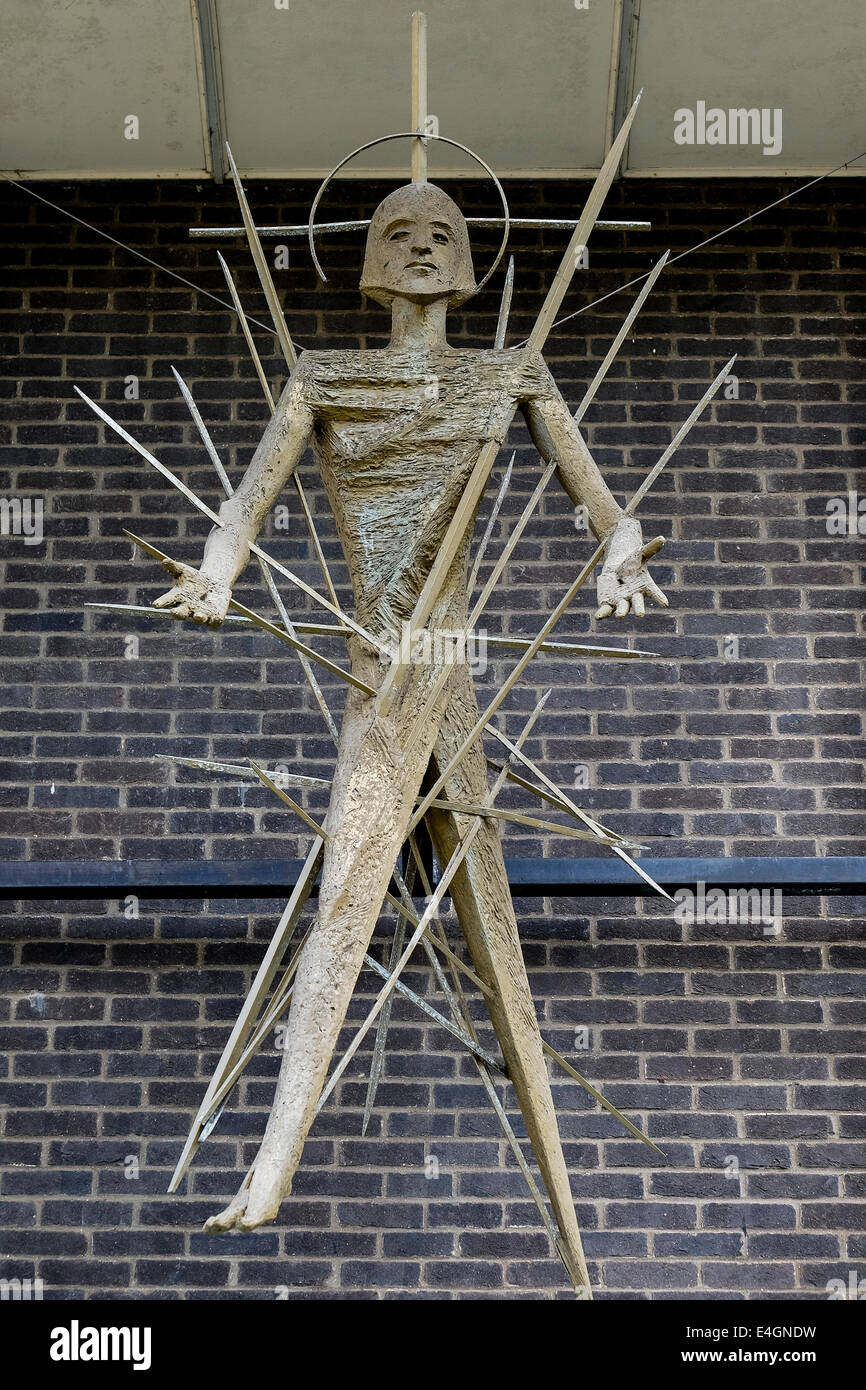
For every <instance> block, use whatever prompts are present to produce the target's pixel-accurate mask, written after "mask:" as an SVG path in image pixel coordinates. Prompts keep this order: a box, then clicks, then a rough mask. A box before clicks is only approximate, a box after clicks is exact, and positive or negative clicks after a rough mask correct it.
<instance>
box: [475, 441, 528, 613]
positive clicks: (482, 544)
mask: <svg viewBox="0 0 866 1390" xmlns="http://www.w3.org/2000/svg"><path fill="white" fill-rule="evenodd" d="M516 458H517V450H516V449H515V450H514V452H513V454H512V455H511V458H510V459H509V460H508V467H507V468H506V470H505V476H504V478H503V479H502V484H501V486H500V488H499V491H498V493H497V494H496V501H495V502H494V503H493V510H492V511H491V513H490V516H489V518H488V521H487V525H486V526H485V528H484V535H483V536H482V537H481V540H480V541H479V543H478V549H477V550H476V552H475V557H474V559H473V561H472V570H471V573H470V575H469V581H468V583H467V585H466V592H467V593H468V594H470V595H471V594H472V592H473V591H474V589H475V585H476V583H477V581H478V571H479V570H480V569H481V565H482V563H483V561H484V556H485V553H486V551H487V547H488V545H489V544H490V537H491V536H492V535H493V528H494V526H495V525H496V519H497V517H498V516H499V513H500V512H501V510H502V504H503V502H504V501H505V495H506V493H507V492H508V489H509V486H510V485H511V474H512V473H513V471H514V460H515V459H516Z"/></svg>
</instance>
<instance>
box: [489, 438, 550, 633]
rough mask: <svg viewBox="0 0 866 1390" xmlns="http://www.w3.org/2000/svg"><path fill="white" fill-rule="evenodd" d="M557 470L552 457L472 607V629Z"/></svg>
mask: <svg viewBox="0 0 866 1390" xmlns="http://www.w3.org/2000/svg"><path fill="white" fill-rule="evenodd" d="M555 471H556V461H555V460H553V459H552V460H551V461H550V463H548V465H547V467H546V468H545V470H544V472H543V473H542V475H541V477H540V479H539V480H538V483H537V485H536V488H535V491H534V492H533V494H532V496H531V497H530V499H529V501H528V502H527V504H526V506H525V507H524V509H523V512H522V514H521V516H520V518H519V520H518V522H517V525H516V526H515V527H514V529H513V530H512V532H511V535H510V536H509V537H508V540H507V541H506V543H505V545H504V547H503V550H502V554H501V555H500V556H499V558H498V559H497V561H496V564H495V565H494V566H493V569H492V570H491V572H490V575H489V576H488V579H487V582H486V584H485V585H484V588H483V589H482V590H481V593H480V595H479V598H478V602H477V603H476V604H475V607H474V608H473V609H472V613H471V615H470V618H469V623H468V627H469V630H470V631H471V630H472V629H473V628H474V627H475V624H476V623H477V622H478V619H479V618H480V617H481V614H482V613H483V612H484V609H485V608H486V607H487V600H488V599H489V598H490V595H491V594H492V593H493V590H494V588H495V586H496V583H497V581H498V579H499V576H500V575H501V574H502V571H503V570H504V569H505V566H506V565H507V564H508V561H509V560H510V559H511V555H512V553H513V551H514V548H515V546H516V545H517V542H518V541H519V540H520V537H521V536H522V535H523V532H524V531H525V529H526V527H527V525H528V524H529V521H530V519H531V517H532V514H533V512H534V511H535V509H536V507H537V506H538V504H539V502H540V501H541V498H542V496H543V494H544V490H545V488H546V487H547V484H548V483H549V482H550V480H551V478H552V477H553V475H554V472H555Z"/></svg>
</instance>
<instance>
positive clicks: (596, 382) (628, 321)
mask: <svg viewBox="0 0 866 1390" xmlns="http://www.w3.org/2000/svg"><path fill="white" fill-rule="evenodd" d="M670 254H671V253H670V251H665V253H664V255H663V256H662V257H661V259H660V260H658V261H657V262H656V264H655V265H654V266H653V268H652V270H651V271H650V273H649V275H648V276H647V278H646V281H645V282H644V284H643V287H642V288H641V291H640V294H639V295H638V296H637V298H636V299H635V302H634V304H633V305H632V306H631V308H630V309H629V311H628V313H627V314H626V316H625V318H624V319H623V322H622V326H621V328H620V330H619V332H618V333H617V335H616V337H615V338H614V340H613V342H612V343H611V345H610V347H609V348H608V350H607V353H606V354H605V357H604V361H603V362H602V364H601V366H600V367H599V369H598V371H597V372H596V374H595V376H594V377H593V379H592V381H591V382H590V383H589V386H588V387H587V388H586V394H585V395H584V397H583V400H582V401H581V403H580V405H579V406H578V407H577V410H576V411H575V412H574V420H575V424H578V425H579V424H580V422H581V420H582V419H583V417H584V415H585V414H586V412H587V410H588V408H589V406H590V405H591V404H592V402H593V401H594V400H595V396H596V393H597V391H598V388H599V386H600V385H601V383H602V382H603V381H604V379H605V377H606V376H607V373H608V369H609V367H610V364H611V362H612V361H613V359H614V358H615V357H616V354H617V353H618V352H619V350H620V347H621V346H622V344H623V341H624V339H625V336H626V334H627V333H628V331H629V329H630V328H631V326H632V324H633V323H634V321H635V319H636V318H637V316H638V314H639V313H640V311H641V309H642V307H643V303H644V300H645V299H646V297H647V295H648V294H649V292H650V290H651V289H652V287H653V285H654V284H655V282H656V280H657V279H658V278H659V276H660V275H661V273H662V271H663V270H664V268H665V266H666V265H667V263H668V257H669V256H670Z"/></svg>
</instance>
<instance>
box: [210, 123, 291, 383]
mask: <svg viewBox="0 0 866 1390" xmlns="http://www.w3.org/2000/svg"><path fill="white" fill-rule="evenodd" d="M226 153H227V155H228V159H229V168H230V169H231V171H232V178H233V179H234V184H235V191H236V192H237V195H238V203H239V204H240V209H241V217H242V218H243V222H244V227H245V229H246V234H247V241H248V242H249V247H250V253H251V255H252V258H253V261H254V263H255V267H256V270H257V271H258V276H259V281H260V283H261V287H262V289H263V290H264V292H265V299H266V300H267V301H268V308H269V309H270V311H271V318H272V319H273V323H274V328H275V329H276V333H277V337H278V339H279V342H280V347H281V348H282V350H283V356H284V357H285V359H286V364H287V365H288V366H289V367H290V368H291V367H294V365H295V363H296V362H297V360H298V354H297V353H296V352H295V345H294V343H293V342H292V339H291V337H290V335H289V330H288V327H287V326H286V320H285V318H284V317H283V310H282V307H281V305H280V301H279V299H278V298H277V292H276V289H275V288H274V282H273V280H272V279H271V272H270V270H269V269H268V263H267V261H266V260H265V253H264V251H263V250H262V243H261V242H260V241H259V234H258V232H257V231H256V224H255V221H254V220H253V215H252V213H251V212H250V208H249V203H248V202H247V195H246V194H245V192H244V186H243V184H242V183H241V176H240V174H239V173H238V167H237V165H236V164H235V159H234V155H233V154H232V152H231V147H230V145H229V143H228V141H226Z"/></svg>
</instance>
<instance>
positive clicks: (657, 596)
mask: <svg viewBox="0 0 866 1390" xmlns="http://www.w3.org/2000/svg"><path fill="white" fill-rule="evenodd" d="M644 593H647V594H649V596H650V598H651V599H652V600H653V602H654V603H657V604H658V606H659V608H668V607H669V606H670V605H669V604H668V601H667V599H666V597H665V595H664V594H663V593H662V591H661V589H660V588H659V586H658V584H657V583H656V582H655V580H654V579H651V578H650V577H649V575H647V581H646V584H645V585H644Z"/></svg>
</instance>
